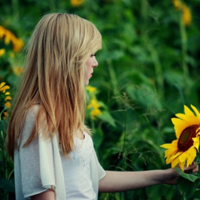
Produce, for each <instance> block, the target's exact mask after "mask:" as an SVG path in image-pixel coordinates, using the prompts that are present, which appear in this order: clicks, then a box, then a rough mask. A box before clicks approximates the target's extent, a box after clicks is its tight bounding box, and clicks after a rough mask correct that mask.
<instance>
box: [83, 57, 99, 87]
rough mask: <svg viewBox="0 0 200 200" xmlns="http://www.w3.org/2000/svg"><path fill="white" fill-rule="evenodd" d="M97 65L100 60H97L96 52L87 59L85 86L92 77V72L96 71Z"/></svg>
mask: <svg viewBox="0 0 200 200" xmlns="http://www.w3.org/2000/svg"><path fill="white" fill-rule="evenodd" d="M97 66H98V62H97V60H96V57H95V54H91V55H90V57H89V58H88V59H87V61H86V71H85V86H87V85H88V84H89V80H90V78H92V73H93V72H94V68H95V67H97Z"/></svg>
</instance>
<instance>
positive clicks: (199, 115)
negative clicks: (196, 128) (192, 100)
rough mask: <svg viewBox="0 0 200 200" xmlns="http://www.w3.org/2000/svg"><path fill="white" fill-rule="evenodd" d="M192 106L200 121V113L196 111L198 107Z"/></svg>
mask: <svg viewBox="0 0 200 200" xmlns="http://www.w3.org/2000/svg"><path fill="white" fill-rule="evenodd" d="M190 106H191V108H192V109H193V110H194V112H195V114H196V116H197V117H198V118H199V119H200V113H199V111H198V110H197V109H196V107H195V106H193V105H190Z"/></svg>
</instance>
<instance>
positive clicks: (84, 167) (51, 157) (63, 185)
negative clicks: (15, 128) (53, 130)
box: [14, 111, 105, 200]
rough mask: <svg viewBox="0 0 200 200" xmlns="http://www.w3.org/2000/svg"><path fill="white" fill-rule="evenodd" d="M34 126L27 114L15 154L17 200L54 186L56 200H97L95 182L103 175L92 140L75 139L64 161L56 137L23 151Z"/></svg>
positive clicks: (43, 140) (96, 184)
mask: <svg viewBox="0 0 200 200" xmlns="http://www.w3.org/2000/svg"><path fill="white" fill-rule="evenodd" d="M34 123H35V117H34V113H33V112H31V111H29V112H28V114H27V117H26V120H25V126H24V130H23V137H22V143H21V144H22V145H21V146H20V148H19V150H17V149H15V153H14V173H15V192H16V200H30V199H31V196H33V195H36V194H39V193H41V192H44V191H46V190H47V189H49V188H51V186H53V187H54V188H55V193H56V200H65V199H66V200H86V199H87V200H97V198H98V182H99V180H100V179H101V178H103V177H104V176H105V171H104V170H103V168H102V167H101V165H100V164H99V162H98V159H97V157H96V153H95V151H94V147H93V142H92V139H91V137H90V136H89V135H88V134H87V133H85V138H84V139H83V140H80V139H78V138H75V139H74V142H75V149H74V150H73V151H72V152H71V153H70V159H66V158H65V157H64V156H63V154H62V152H61V151H60V150H59V145H58V141H57V137H56V136H54V137H53V138H52V139H51V140H50V141H48V140H45V139H43V138H42V137H39V138H38V139H35V140H34V141H32V142H31V144H29V145H28V146H27V147H25V148H22V146H23V144H24V142H25V141H26V140H27V139H28V137H29V135H30V132H31V130H32V128H33V125H34Z"/></svg>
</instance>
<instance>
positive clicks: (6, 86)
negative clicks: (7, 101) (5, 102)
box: [0, 82, 10, 93]
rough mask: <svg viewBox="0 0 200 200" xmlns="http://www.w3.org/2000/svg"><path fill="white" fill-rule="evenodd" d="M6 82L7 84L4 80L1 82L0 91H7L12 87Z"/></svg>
mask: <svg viewBox="0 0 200 200" xmlns="http://www.w3.org/2000/svg"><path fill="white" fill-rule="evenodd" d="M5 84H6V83H5V82H2V83H1V84H0V92H1V91H2V92H3V93H5V92H6V90H7V89H10V87H9V86H8V85H5Z"/></svg>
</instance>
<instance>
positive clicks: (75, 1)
mask: <svg viewBox="0 0 200 200" xmlns="http://www.w3.org/2000/svg"><path fill="white" fill-rule="evenodd" d="M70 2H71V5H72V6H74V7H76V6H80V5H82V4H83V3H84V0H70Z"/></svg>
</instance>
